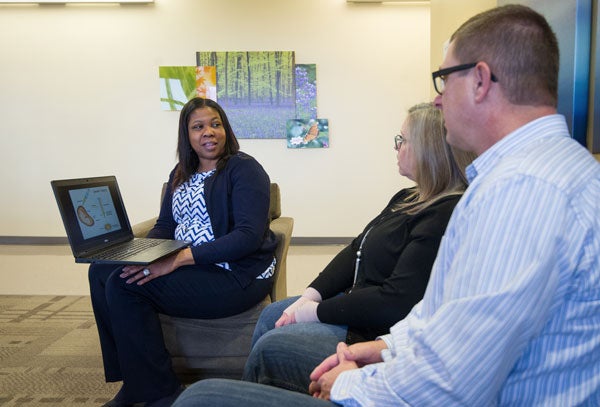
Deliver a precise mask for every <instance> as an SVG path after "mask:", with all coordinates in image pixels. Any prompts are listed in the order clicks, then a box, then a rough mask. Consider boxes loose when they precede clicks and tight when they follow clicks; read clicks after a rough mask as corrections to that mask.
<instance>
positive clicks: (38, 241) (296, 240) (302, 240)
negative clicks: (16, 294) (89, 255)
mask: <svg viewBox="0 0 600 407" xmlns="http://www.w3.org/2000/svg"><path fill="white" fill-rule="evenodd" d="M352 239H353V238H352V237H343V236H325V237H321V236H303V237H292V240H291V242H290V244H291V245H292V246H328V245H347V244H348V243H350V242H351V241H352ZM67 244H69V241H68V239H67V237H66V236H0V245H7V246H8V245H14V246H19V245H28V246H53V245H67Z"/></svg>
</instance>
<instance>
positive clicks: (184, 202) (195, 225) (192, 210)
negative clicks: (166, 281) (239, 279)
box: [173, 170, 231, 270]
mask: <svg viewBox="0 0 600 407" xmlns="http://www.w3.org/2000/svg"><path fill="white" fill-rule="evenodd" d="M214 173H215V170H211V171H207V172H197V173H196V174H194V175H192V176H191V177H190V179H188V180H187V181H185V182H184V183H183V184H181V185H180V186H179V187H177V189H176V190H175V192H174V193H173V218H174V219H175V222H177V227H176V228H175V239H177V240H185V241H186V242H190V243H191V244H192V246H200V245H201V244H203V243H206V242H212V241H213V240H215V234H214V233H213V229H212V225H211V223H210V217H209V216H208V211H207V210H206V201H205V200H204V180H206V179H207V178H208V177H210V176H211V175H213V174H214ZM217 266H220V267H223V268H224V269H226V270H231V268H230V267H229V263H227V262H223V263H218V264H217Z"/></svg>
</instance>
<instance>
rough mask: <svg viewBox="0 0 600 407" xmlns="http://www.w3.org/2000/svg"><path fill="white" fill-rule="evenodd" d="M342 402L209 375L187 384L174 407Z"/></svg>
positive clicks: (328, 405)
mask: <svg viewBox="0 0 600 407" xmlns="http://www.w3.org/2000/svg"><path fill="white" fill-rule="evenodd" d="M338 405H339V404H336V403H333V402H331V401H326V400H321V399H317V398H314V397H311V396H309V395H307V394H300V393H296V392H293V391H289V390H283V389H278V388H277V387H271V386H265V385H261V384H257V383H248V382H242V381H237V380H226V379H206V380H200V381H199V382H196V383H194V384H193V385H191V386H190V387H188V388H187V389H186V390H185V391H184V392H183V393H181V395H180V396H179V397H178V398H177V400H176V401H175V403H174V404H173V407H198V406H209V407H213V406H219V407H240V406H244V407H264V406H272V407H282V406H284V407H334V406H338Z"/></svg>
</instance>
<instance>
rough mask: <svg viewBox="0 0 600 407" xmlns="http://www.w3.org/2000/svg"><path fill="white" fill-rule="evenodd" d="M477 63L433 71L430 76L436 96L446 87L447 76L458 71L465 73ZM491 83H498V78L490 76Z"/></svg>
mask: <svg viewBox="0 0 600 407" xmlns="http://www.w3.org/2000/svg"><path fill="white" fill-rule="evenodd" d="M477 64H478V62H471V63H470V64H462V65H456V66H451V67H449V68H444V69H440V70H439V71H435V72H433V73H432V74H431V77H432V79H433V87H434V88H435V91H436V92H437V93H438V95H441V94H442V92H444V88H445V87H446V78H447V77H448V75H450V74H451V73H454V72H458V71H466V70H467V69H471V68H474V67H475V66H476V65H477ZM490 79H491V80H492V82H498V78H496V76H495V75H494V74H492V76H491V78H490Z"/></svg>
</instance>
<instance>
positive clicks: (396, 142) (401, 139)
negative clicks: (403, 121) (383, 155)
mask: <svg viewBox="0 0 600 407" xmlns="http://www.w3.org/2000/svg"><path fill="white" fill-rule="evenodd" d="M405 141H406V139H405V138H404V136H403V135H401V134H398V135H397V136H395V137H394V150H396V151H398V150H399V149H400V146H401V145H402V143H404V142H405Z"/></svg>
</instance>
